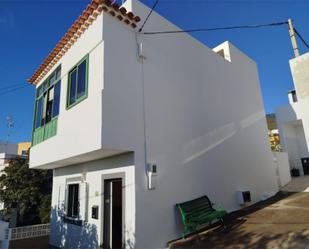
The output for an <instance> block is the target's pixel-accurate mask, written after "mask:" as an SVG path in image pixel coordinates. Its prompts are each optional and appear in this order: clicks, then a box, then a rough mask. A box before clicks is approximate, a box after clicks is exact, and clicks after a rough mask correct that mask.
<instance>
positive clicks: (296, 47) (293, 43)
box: [288, 18, 299, 58]
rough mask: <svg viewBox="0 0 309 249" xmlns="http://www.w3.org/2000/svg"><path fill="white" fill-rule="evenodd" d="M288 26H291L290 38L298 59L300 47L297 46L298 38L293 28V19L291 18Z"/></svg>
mask: <svg viewBox="0 0 309 249" xmlns="http://www.w3.org/2000/svg"><path fill="white" fill-rule="evenodd" d="M288 24H289V33H290V38H291V42H292V46H293V50H294V55H295V58H296V57H298V56H299V50H298V46H297V42H296V37H295V32H294V27H293V23H292V19H291V18H289V20H288Z"/></svg>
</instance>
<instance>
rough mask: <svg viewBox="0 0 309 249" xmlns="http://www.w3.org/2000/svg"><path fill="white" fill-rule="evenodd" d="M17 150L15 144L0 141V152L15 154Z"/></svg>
mask: <svg viewBox="0 0 309 249" xmlns="http://www.w3.org/2000/svg"><path fill="white" fill-rule="evenodd" d="M17 150H18V145H17V144H13V143H9V142H4V141H0V153H6V154H11V155H16V153H17Z"/></svg>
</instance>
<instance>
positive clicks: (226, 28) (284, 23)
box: [142, 22, 288, 35]
mask: <svg viewBox="0 0 309 249" xmlns="http://www.w3.org/2000/svg"><path fill="white" fill-rule="evenodd" d="M286 24H288V22H275V23H267V24H254V25H239V26H230V27H218V28H201V29H187V30H168V31H155V32H142V34H144V35H158V34H176V33H193V32H207V31H216V30H231V29H253V28H262V27H271V26H281V25H286Z"/></svg>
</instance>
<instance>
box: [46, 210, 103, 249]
mask: <svg viewBox="0 0 309 249" xmlns="http://www.w3.org/2000/svg"><path fill="white" fill-rule="evenodd" d="M64 217H65V216H64V212H63V210H59V209H57V208H52V212H51V233H50V244H51V245H52V246H54V247H55V248H66V249H96V248H97V249H99V248H100V246H99V244H98V232H97V227H96V225H93V224H88V223H84V224H77V223H76V224H70V223H69V222H67V221H66V220H65V218H64Z"/></svg>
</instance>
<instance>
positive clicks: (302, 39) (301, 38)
mask: <svg viewBox="0 0 309 249" xmlns="http://www.w3.org/2000/svg"><path fill="white" fill-rule="evenodd" d="M294 32H295V34H296V35H297V36H298V38H299V39H300V40H301V41H302V42H303V43H304V44H305V46H306V47H307V48H309V45H308V43H307V42H306V41H305V39H304V38H303V37H302V36H301V35H300V33H298V31H297V30H296V29H295V28H294Z"/></svg>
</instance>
